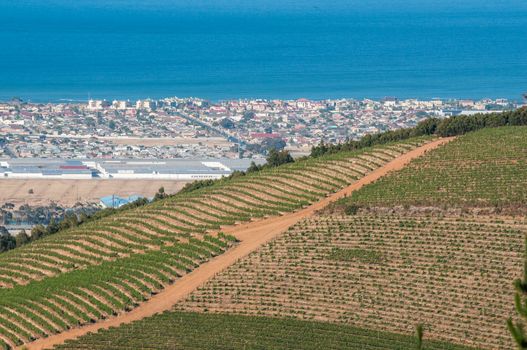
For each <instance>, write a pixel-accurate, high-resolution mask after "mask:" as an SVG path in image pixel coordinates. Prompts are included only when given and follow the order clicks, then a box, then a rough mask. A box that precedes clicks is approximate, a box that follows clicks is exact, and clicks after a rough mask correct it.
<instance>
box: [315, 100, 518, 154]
mask: <svg viewBox="0 0 527 350" xmlns="http://www.w3.org/2000/svg"><path fill="white" fill-rule="evenodd" d="M507 125H527V107H524V108H520V109H517V110H515V111H508V112H501V113H488V114H483V113H479V114H474V115H466V116H453V117H449V118H444V119H439V118H429V119H426V120H423V121H422V122H420V123H419V124H417V126H415V127H413V128H405V129H399V130H391V131H386V132H383V133H379V134H372V135H366V136H364V137H362V138H361V139H360V140H348V141H346V142H343V143H339V144H334V145H333V144H327V143H324V142H323V141H322V142H320V144H319V145H317V146H314V147H313V148H312V149H311V156H312V157H320V156H321V155H324V154H327V153H336V152H341V151H353V150H357V149H361V148H365V147H370V146H373V145H381V144H385V143H388V142H393V141H400V140H406V139H408V138H410V137H416V136H424V135H437V136H441V137H446V136H456V135H463V134H466V133H467V132H470V131H476V130H479V129H483V128H493V127H499V126H507Z"/></svg>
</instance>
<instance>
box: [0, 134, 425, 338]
mask: <svg viewBox="0 0 527 350" xmlns="http://www.w3.org/2000/svg"><path fill="white" fill-rule="evenodd" d="M421 142H423V141H422V139H421V140H408V141H405V142H403V143H402V144H404V145H403V146H401V145H399V144H398V145H385V146H381V147H376V148H368V149H363V150H361V151H356V152H345V153H340V154H334V155H329V156H325V157H321V158H317V159H309V160H306V161H302V162H297V163H294V164H288V165H285V166H282V167H278V168H274V169H268V170H264V171H262V172H260V173H256V174H251V175H248V176H244V177H240V178H236V179H233V180H231V181H223V182H220V183H217V184H215V185H214V186H211V187H207V188H203V189H200V190H197V191H194V192H191V193H186V194H182V195H176V196H174V197H173V198H169V199H167V200H163V201H159V202H156V203H154V204H151V205H147V206H145V207H142V208H138V209H135V210H130V211H126V212H123V213H120V214H118V215H114V216H111V217H108V218H104V219H101V220H98V221H94V222H90V223H88V224H86V225H82V226H80V227H77V228H75V229H71V230H66V231H64V232H60V233H58V234H55V235H52V236H49V237H46V238H44V239H42V240H39V241H36V242H33V243H31V244H29V245H27V246H24V247H21V248H19V249H16V250H14V251H11V252H8V253H6V254H2V255H0V348H1V347H2V345H4V346H5V345H7V346H9V345H11V346H13V345H15V344H16V345H19V344H22V343H27V342H30V341H31V340H33V339H36V338H40V337H45V336H47V335H49V334H54V333H57V332H61V331H63V330H65V329H69V328H71V327H75V326H77V325H81V324H86V323H90V322H94V321H97V320H101V319H104V318H106V317H110V316H111V315H114V314H116V313H119V312H123V311H125V310H129V309H130V308H133V307H135V306H136V305H137V304H138V303H140V302H142V301H143V300H145V299H148V298H149V297H150V295H151V294H152V293H155V292H157V291H160V290H162V289H163V288H164V287H165V286H166V285H168V284H170V283H172V282H173V281H174V279H176V278H178V277H179V276H181V275H182V274H185V273H187V272H188V271H190V270H192V269H193V268H195V267H196V266H198V265H199V264H201V263H202V262H203V261H206V260H208V259H209V258H210V257H211V256H213V255H216V254H220V253H222V252H223V251H224V250H225V249H228V248H229V246H230V245H231V244H232V241H231V240H230V239H229V238H228V237H223V236H219V237H217V238H216V237H215V236H214V235H211V234H209V233H210V232H211V231H218V230H219V229H220V226H221V225H228V224H233V223H235V222H236V221H245V220H250V219H251V218H254V217H261V216H265V215H277V214H279V213H282V212H288V211H292V210H295V209H298V208H301V207H302V206H305V205H307V204H309V203H311V202H313V201H316V200H319V199H320V198H323V197H325V196H326V195H327V194H329V193H331V192H335V191H337V190H339V189H341V188H343V187H345V186H346V185H347V184H349V183H351V182H354V181H355V180H356V179H357V178H360V177H361V176H363V175H364V174H366V173H368V172H369V171H371V170H372V169H375V168H376V167H378V166H381V165H382V164H384V163H385V162H387V161H389V159H391V158H393V157H395V156H397V155H398V154H401V153H403V152H405V151H407V150H409V149H412V148H414V147H415V146H416V145H418V144H420V143H421Z"/></svg>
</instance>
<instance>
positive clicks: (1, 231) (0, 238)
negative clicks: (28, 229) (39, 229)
mask: <svg viewBox="0 0 527 350" xmlns="http://www.w3.org/2000/svg"><path fill="white" fill-rule="evenodd" d="M15 247H16V240H15V237H13V236H11V234H9V231H7V229H6V228H5V227H4V226H0V253H2V252H6V251H8V250H11V249H13V248H15Z"/></svg>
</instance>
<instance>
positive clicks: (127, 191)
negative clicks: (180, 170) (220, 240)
mask: <svg viewBox="0 0 527 350" xmlns="http://www.w3.org/2000/svg"><path fill="white" fill-rule="evenodd" d="M185 183H186V182H184V181H173V180H172V181H171V180H113V179H112V180H105V179H94V180H33V179H31V180H24V179H1V180H0V204H3V203H6V202H11V203H14V204H15V205H16V206H19V205H22V204H29V205H47V204H50V203H51V202H55V203H57V204H59V205H64V206H72V205H74V204H75V203H77V202H82V203H85V202H96V203H98V202H99V199H100V198H101V197H104V196H109V195H112V194H116V195H119V196H129V195H132V194H138V195H143V196H147V197H151V196H153V195H154V194H155V193H156V192H157V191H158V189H159V188H160V187H164V188H165V192H167V193H175V192H177V191H179V190H180V189H181V188H182V187H183V186H184V185H185ZM30 189H32V190H33V192H34V193H33V194H30V193H29V190H30Z"/></svg>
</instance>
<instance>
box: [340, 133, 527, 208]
mask: <svg viewBox="0 0 527 350" xmlns="http://www.w3.org/2000/svg"><path fill="white" fill-rule="evenodd" d="M525 174H527V127H526V126H515V127H500V128H489V129H483V130H480V131H477V132H473V133H469V134H467V135H464V136H460V137H459V138H458V139H457V140H455V141H453V142H451V143H449V144H448V145H446V146H445V147H441V148H438V149H436V150H433V151H432V152H430V154H428V155H427V156H426V157H421V158H419V159H416V160H414V161H413V162H412V163H411V164H410V166H408V167H407V168H406V169H404V170H402V171H400V172H397V173H394V174H393V175H392V176H387V177H385V178H383V179H381V180H379V181H378V182H377V183H375V184H373V185H370V186H368V187H366V188H364V189H362V190H361V191H357V192H355V193H354V194H353V196H352V197H351V199H350V200H349V201H348V203H353V204H357V205H361V206H383V207H390V206H396V205H405V206H409V205H417V206H422V205H425V206H440V207H441V206H456V207H498V208H501V209H505V210H508V211H511V212H515V211H518V210H520V211H521V212H525V210H524V209H525V207H526V203H527V176H525Z"/></svg>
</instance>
